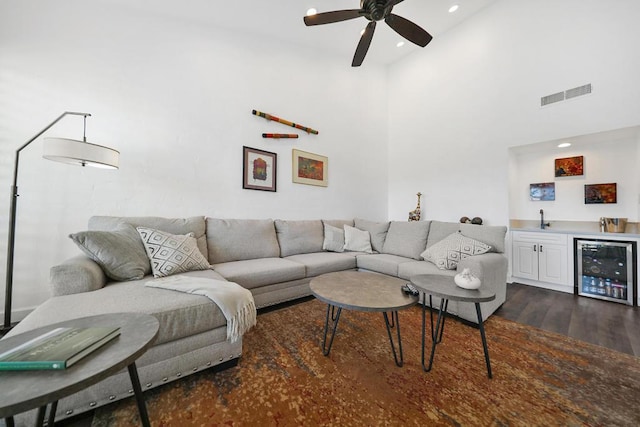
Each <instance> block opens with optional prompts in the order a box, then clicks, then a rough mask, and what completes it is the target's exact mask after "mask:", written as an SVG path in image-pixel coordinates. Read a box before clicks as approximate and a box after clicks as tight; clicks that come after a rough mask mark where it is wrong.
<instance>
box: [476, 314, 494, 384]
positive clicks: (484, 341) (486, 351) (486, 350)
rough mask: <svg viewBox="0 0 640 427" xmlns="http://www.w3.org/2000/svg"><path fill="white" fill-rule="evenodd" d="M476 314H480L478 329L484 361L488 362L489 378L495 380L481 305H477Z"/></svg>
mask: <svg viewBox="0 0 640 427" xmlns="http://www.w3.org/2000/svg"><path fill="white" fill-rule="evenodd" d="M476 313H477V314H478V327H479V328H480V336H481V337H482V349H483V350H484V360H485V362H487V375H489V378H493V375H492V374H491V362H490V361H489V348H488V347H487V338H486V336H485V334H484V323H483V322H482V312H481V311H480V304H479V303H476Z"/></svg>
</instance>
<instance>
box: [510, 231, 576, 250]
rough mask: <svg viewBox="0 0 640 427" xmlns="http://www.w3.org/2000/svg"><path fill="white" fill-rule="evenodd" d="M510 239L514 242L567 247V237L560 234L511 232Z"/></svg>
mask: <svg viewBox="0 0 640 427" xmlns="http://www.w3.org/2000/svg"><path fill="white" fill-rule="evenodd" d="M511 237H512V239H513V241H514V242H535V243H553V244H556V245H565V246H566V245H567V235H566V234H560V233H545V232H539V233H538V232H535V231H512V232H511Z"/></svg>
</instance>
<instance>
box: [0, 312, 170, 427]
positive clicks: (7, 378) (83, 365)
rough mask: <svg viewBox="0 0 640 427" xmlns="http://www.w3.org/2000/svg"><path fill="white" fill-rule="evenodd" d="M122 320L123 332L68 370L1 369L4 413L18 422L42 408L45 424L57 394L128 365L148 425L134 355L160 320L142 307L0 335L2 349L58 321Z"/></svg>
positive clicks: (142, 348)
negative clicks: (21, 416)
mask: <svg viewBox="0 0 640 427" xmlns="http://www.w3.org/2000/svg"><path fill="white" fill-rule="evenodd" d="M94 326H96V327H102V326H114V327H115V326H118V327H120V335H119V336H118V337H116V338H115V339H113V340H111V341H110V342H108V343H106V344H105V345H103V346H102V347H100V348H98V349H97V350H95V351H94V352H92V353H90V354H88V355H87V356H85V357H84V358H82V359H81V360H79V361H78V362H77V363H75V364H74V365H73V366H71V367H69V368H68V369H65V370H63V371H0V384H2V393H0V418H5V420H6V425H7V426H12V425H13V415H15V414H18V413H21V412H25V411H28V410H31V409H34V408H39V409H38V419H37V425H42V424H43V421H44V416H45V412H46V408H47V405H48V404H49V403H51V408H50V410H49V418H48V420H49V421H48V425H53V421H54V419H55V412H56V408H57V404H58V400H60V399H62V398H63V397H65V396H68V395H70V394H73V393H76V392H79V391H81V390H83V389H84V388H86V387H88V386H90V385H92V384H95V383H97V382H99V381H101V380H103V379H105V378H107V377H109V376H111V375H113V374H115V373H116V372H118V371H120V370H121V369H123V368H125V367H126V368H128V370H129V376H130V377H131V383H132V385H133V390H134V392H135V396H136V403H137V405H138V411H139V412H140V419H141V421H142V424H143V425H144V426H149V425H150V424H149V417H148V415H147V409H146V405H145V403H144V397H143V396H142V388H141V387H140V380H139V378H138V371H137V369H136V364H135V361H136V359H138V358H139V357H140V356H141V355H142V354H143V353H144V352H145V351H146V350H147V349H148V348H149V347H150V346H151V344H153V342H154V341H155V339H156V336H157V335H158V328H159V323H158V320H156V318H155V317H153V316H150V315H148V314H141V313H114V314H102V315H98V316H91V317H83V318H81V319H74V320H68V321H66V322H60V323H56V324H54V325H50V326H45V327H42V328H38V329H34V330H31V331H27V332H24V333H22V334H18V335H15V336H12V337H9V338H5V339H2V340H0V353H2V352H4V351H7V350H9V349H11V348H14V347H16V346H18V345H20V344H22V343H24V342H26V341H28V340H30V339H32V338H35V337H37V336H39V335H42V334H43V333H45V332H48V331H50V330H53V329H55V328H59V327H74V328H86V327H94Z"/></svg>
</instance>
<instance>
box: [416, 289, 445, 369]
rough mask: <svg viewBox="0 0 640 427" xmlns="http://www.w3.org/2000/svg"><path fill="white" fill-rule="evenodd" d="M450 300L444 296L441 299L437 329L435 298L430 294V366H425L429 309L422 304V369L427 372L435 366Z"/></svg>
mask: <svg viewBox="0 0 640 427" xmlns="http://www.w3.org/2000/svg"><path fill="white" fill-rule="evenodd" d="M448 302H449V300H445V299H444V298H443V299H441V300H440V309H439V310H438V320H437V321H436V327H435V330H434V328H433V304H432V303H433V300H432V298H431V296H429V308H430V309H431V313H432V314H431V356H430V357H429V366H428V367H427V366H425V364H424V348H425V344H426V343H425V335H426V332H425V329H426V325H425V323H426V322H425V317H426V316H425V312H426V310H427V308H426V306H425V304H423V305H422V369H423V370H424V371H425V372H429V371H430V370H431V367H432V366H433V358H434V356H435V353H436V345H438V344H439V343H440V341H442V331H443V330H444V316H445V313H446V311H447V306H448Z"/></svg>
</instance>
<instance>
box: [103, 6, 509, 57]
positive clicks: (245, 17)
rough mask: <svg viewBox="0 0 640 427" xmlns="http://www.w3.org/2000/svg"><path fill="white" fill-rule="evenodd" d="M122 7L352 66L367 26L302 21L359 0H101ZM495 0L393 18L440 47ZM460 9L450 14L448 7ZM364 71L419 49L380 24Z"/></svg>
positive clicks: (407, 11)
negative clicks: (239, 33)
mask: <svg viewBox="0 0 640 427" xmlns="http://www.w3.org/2000/svg"><path fill="white" fill-rule="evenodd" d="M104 1H106V2H107V3H110V4H114V3H119V4H120V5H121V6H122V7H129V8H136V9H139V10H143V11H145V12H146V13H149V14H159V15H162V16H165V17H174V18H176V19H184V20H188V21H192V22H194V23H196V22H197V23H200V24H204V25H215V26H218V27H223V28H227V29H232V30H239V31H242V32H244V33H245V34H249V35H255V36H256V37H260V38H264V37H268V38H270V39H274V40H282V41H287V42H289V43H295V44H298V45H300V46H301V48H305V49H311V50H312V51H316V52H318V53H324V54H327V53H329V54H334V55H338V56H344V62H345V66H350V64H351V60H352V58H353V54H354V52H355V49H356V46H357V45H358V41H359V39H360V31H361V30H362V29H363V28H364V27H365V26H366V24H367V23H368V21H367V20H366V19H365V18H357V19H353V20H350V21H344V22H337V23H333V24H326V25H319V26H314V27H307V26H305V25H304V22H303V17H304V15H305V14H306V11H307V10H308V9H309V8H311V7H314V8H316V9H317V11H318V12H319V13H321V12H328V11H333V10H342V9H358V8H360V1H359V0H275V1H267V0H225V1H222V0H136V1H131V0H108V1H107V0H104ZM496 1H497V0H405V1H403V2H402V3H400V4H398V5H396V6H395V7H394V9H393V13H395V14H397V15H400V16H402V17H404V18H407V19H408V20H410V21H413V22H414V23H416V24H417V25H419V26H421V27H422V28H424V29H425V30H426V31H427V32H429V33H430V34H431V35H432V36H433V37H434V40H433V41H432V42H431V43H437V42H438V36H439V35H441V34H443V33H444V32H445V31H447V30H449V29H451V28H452V27H454V26H456V25H458V24H460V23H461V22H462V21H464V20H465V19H467V18H469V17H470V16H472V15H473V14H475V13H476V12H478V11H479V10H481V9H483V8H485V7H487V6H489V5H491V4H492V3H495V2H496ZM454 4H458V5H459V6H460V7H459V9H458V10H457V11H456V12H454V13H449V11H448V10H449V8H450V7H451V6H452V5H454ZM379 24H380V25H378V26H377V28H376V32H375V35H374V38H373V42H372V44H371V48H370V49H369V53H368V54H367V57H366V59H365V61H364V63H363V66H366V65H367V64H368V63H370V64H374V63H377V64H390V63H393V62H395V61H397V60H398V59H400V58H402V57H403V56H405V55H407V54H409V53H412V52H416V51H418V50H421V49H428V48H429V45H427V47H425V48H420V47H418V46H415V45H413V44H412V43H410V42H406V43H405V44H404V46H403V47H397V46H396V44H397V43H398V42H399V41H401V40H403V39H402V37H401V36H399V35H398V34H397V33H395V32H394V31H393V30H392V29H391V28H389V27H388V26H387V25H385V24H384V23H383V22H380V23H379Z"/></svg>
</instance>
